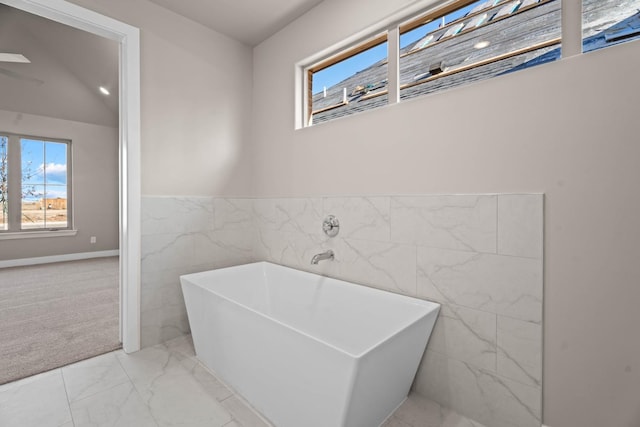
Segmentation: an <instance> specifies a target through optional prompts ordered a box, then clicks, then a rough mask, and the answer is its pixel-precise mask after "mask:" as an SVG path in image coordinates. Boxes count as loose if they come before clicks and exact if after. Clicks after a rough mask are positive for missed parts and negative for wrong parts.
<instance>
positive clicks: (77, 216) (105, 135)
mask: <svg viewBox="0 0 640 427" xmlns="http://www.w3.org/2000/svg"><path fill="white" fill-rule="evenodd" d="M0 130H1V131H4V132H11V133H17V134H26V135H34V136H42V137H49V138H59V139H70V140H71V149H72V162H73V163H72V168H73V183H72V185H73V195H74V198H73V217H74V228H75V229H76V230H78V233H77V234H76V235H75V236H68V237H48V238H42V239H24V240H3V241H1V243H0V260H14V259H21V258H34V257H43V256H53V255H63V254H75V253H84V252H95V251H108V250H117V249H118V247H119V246H118V239H119V232H118V129H117V128H114V127H108V126H98V125H93V124H89V123H81V122H73V121H70V120H61V119H56V118H52V117H43V116H36V115H32V114H23V113H16V112H12V111H4V110H0ZM91 236H95V237H96V243H95V244H91V243H90V238H91Z"/></svg>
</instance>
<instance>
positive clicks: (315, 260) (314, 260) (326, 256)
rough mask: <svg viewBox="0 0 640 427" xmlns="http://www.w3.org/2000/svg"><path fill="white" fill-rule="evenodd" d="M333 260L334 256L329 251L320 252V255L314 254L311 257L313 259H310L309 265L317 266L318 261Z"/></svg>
mask: <svg viewBox="0 0 640 427" xmlns="http://www.w3.org/2000/svg"><path fill="white" fill-rule="evenodd" d="M334 258H335V254H334V253H333V251H332V250H331V249H329V250H327V251H325V252H322V253H320V254H316V255H314V256H313V258H311V264H313V265H316V264H318V263H319V262H320V261H322V260H325V259H330V260H332V261H333V259H334Z"/></svg>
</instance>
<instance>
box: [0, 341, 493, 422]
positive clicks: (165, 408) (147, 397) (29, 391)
mask: <svg viewBox="0 0 640 427" xmlns="http://www.w3.org/2000/svg"><path fill="white" fill-rule="evenodd" d="M0 426H3V427H85V426H92V427H93V426H100V427H102V426H110V427H114V426H119V427H147V426H149V427H164V426H183V427H200V426H202V427H204V426H207V427H269V426H270V424H269V423H267V422H265V421H264V420H263V419H262V418H261V417H260V416H259V415H258V414H257V413H255V412H254V411H253V410H252V409H251V408H250V407H249V406H248V405H247V404H246V403H244V401H243V400H242V399H241V398H239V397H238V396H237V395H235V394H234V393H233V392H232V391H231V390H229V389H228V388H227V387H225V386H224V385H223V384H222V383H221V382H220V381H218V380H217V379H216V378H215V376H213V375H212V374H211V373H210V372H209V371H208V370H206V369H205V368H204V367H202V366H201V365H200V363H199V362H198V361H197V359H196V357H195V353H194V350H193V344H192V342H191V338H190V337H189V336H185V337H179V338H176V339H173V340H171V341H168V342H166V343H164V344H159V345H156V346H153V347H149V348H145V349H143V350H141V351H139V352H137V353H134V354H126V353H124V352H123V351H122V350H118V351H114V352H111V353H107V354H104V355H101V356H97V357H94V358H91V359H88V360H84V361H81V362H77V363H74V364H72V365H68V366H65V367H62V368H59V369H54V370H52V371H49V372H45V373H42V374H38V375H35V376H32V377H29V378H25V379H22V380H19V381H16V382H12V383H8V384H4V385H2V386H0ZM383 427H483V426H482V425H481V424H478V423H475V422H473V421H470V420H468V419H466V418H464V417H461V416H459V415H457V414H456V413H454V412H452V411H449V410H446V409H445V408H443V407H441V406H440V405H438V404H436V403H434V402H431V401H429V400H427V399H424V398H422V397H420V396H418V395H411V396H410V397H409V399H407V400H406V401H405V403H404V404H403V405H402V406H401V407H400V408H399V409H398V410H397V411H396V412H395V413H394V414H393V415H392V416H391V417H390V418H389V419H388V420H387V422H385V423H384V426H383Z"/></svg>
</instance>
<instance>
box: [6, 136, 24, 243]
mask: <svg viewBox="0 0 640 427" xmlns="http://www.w3.org/2000/svg"><path fill="white" fill-rule="evenodd" d="M21 161H22V159H21V157H20V138H19V137H18V136H16V135H10V136H9V146H8V162H7V163H8V165H7V172H8V176H7V178H8V179H7V188H8V190H7V193H8V216H9V231H20V215H21V203H22V188H21V180H22V178H21V175H22V171H21V167H20V165H21Z"/></svg>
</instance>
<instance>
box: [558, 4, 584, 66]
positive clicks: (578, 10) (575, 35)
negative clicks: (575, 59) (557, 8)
mask: <svg viewBox="0 0 640 427" xmlns="http://www.w3.org/2000/svg"><path fill="white" fill-rule="evenodd" d="M561 7H562V57H563V58H568V57H570V56H575V55H579V54H581V53H582V0H562V3H561Z"/></svg>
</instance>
